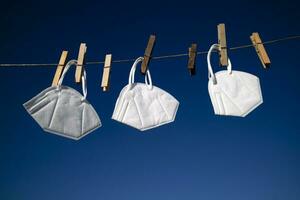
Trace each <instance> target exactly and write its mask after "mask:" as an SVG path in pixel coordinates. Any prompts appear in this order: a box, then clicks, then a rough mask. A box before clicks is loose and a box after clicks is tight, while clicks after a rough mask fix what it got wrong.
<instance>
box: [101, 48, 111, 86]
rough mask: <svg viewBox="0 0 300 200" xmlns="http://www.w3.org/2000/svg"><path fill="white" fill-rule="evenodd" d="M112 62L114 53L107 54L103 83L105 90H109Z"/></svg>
mask: <svg viewBox="0 0 300 200" xmlns="http://www.w3.org/2000/svg"><path fill="white" fill-rule="evenodd" d="M111 62H112V54H106V56H105V61H104V67H103V74H102V83H101V87H102V89H103V91H104V92H106V91H108V90H109V80H110V71H111Z"/></svg>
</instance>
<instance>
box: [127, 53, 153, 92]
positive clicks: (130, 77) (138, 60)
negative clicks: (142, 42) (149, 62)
mask: <svg viewBox="0 0 300 200" xmlns="http://www.w3.org/2000/svg"><path fill="white" fill-rule="evenodd" d="M143 60H144V58H143V57H139V58H137V59H136V60H135V61H134V63H133V65H132V67H131V70H130V73H129V78H128V85H129V89H131V87H132V84H133V83H134V81H135V79H134V76H135V71H136V66H137V64H138V63H139V62H141V61H143ZM147 78H148V79H149V83H148V80H147ZM145 83H146V85H147V86H148V88H149V89H152V79H151V74H150V71H149V70H147V72H146V76H145Z"/></svg>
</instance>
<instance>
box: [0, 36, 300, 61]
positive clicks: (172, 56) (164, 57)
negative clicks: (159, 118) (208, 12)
mask: <svg viewBox="0 0 300 200" xmlns="http://www.w3.org/2000/svg"><path fill="white" fill-rule="evenodd" d="M296 39H300V35H295V36H288V37H283V38H278V39H274V40H268V41H265V42H262V44H266V45H268V44H273V43H278V42H282V41H287V40H296ZM250 47H253V44H248V45H240V46H235V47H230V48H227V49H228V50H238V49H244V48H250ZM207 53H208V51H199V52H197V55H203V54H207ZM188 55H189V54H188V53H181V54H172V55H165V56H153V57H152V58H151V59H153V60H160V59H166V58H177V57H183V56H188ZM134 61H135V59H134V58H132V59H121V60H112V63H124V62H134ZM98 64H104V61H91V62H85V65H98ZM57 65H58V63H24V64H0V67H45V66H48V67H50V66H57Z"/></svg>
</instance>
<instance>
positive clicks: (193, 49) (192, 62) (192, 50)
mask: <svg viewBox="0 0 300 200" xmlns="http://www.w3.org/2000/svg"><path fill="white" fill-rule="evenodd" d="M196 56H197V44H195V43H194V44H192V45H191V46H190V47H189V61H188V70H189V72H190V75H191V76H193V75H195V74H196Z"/></svg>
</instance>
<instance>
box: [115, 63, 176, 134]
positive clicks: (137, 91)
mask: <svg viewBox="0 0 300 200" xmlns="http://www.w3.org/2000/svg"><path fill="white" fill-rule="evenodd" d="M142 60H143V58H142V57H140V58H138V59H137V60H136V61H135V62H134V64H133V65H132V68H131V70H130V75H129V81H128V85H127V86H125V87H124V88H123V89H122V91H121V93H120V95H119V98H118V100H117V102H116V105H115V109H114V113H113V116H112V119H114V120H116V121H119V122H121V123H124V124H127V125H129V126H132V127H134V128H136V129H139V130H141V131H144V130H147V129H151V128H155V127H158V126H161V125H163V124H167V123H170V122H173V121H174V120H175V116H176V112H177V109H178V106H179V102H178V101H177V100H176V99H175V98H174V97H173V96H171V95H170V94H169V93H167V92H166V91H164V90H162V89H160V88H158V87H155V86H152V80H151V75H150V71H149V70H148V71H147V74H146V76H145V83H146V84H143V83H134V74H135V70H136V65H137V64H138V63H139V62H141V61H142ZM147 78H148V79H149V83H148V81H147Z"/></svg>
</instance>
